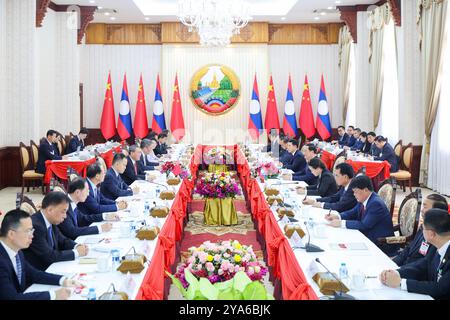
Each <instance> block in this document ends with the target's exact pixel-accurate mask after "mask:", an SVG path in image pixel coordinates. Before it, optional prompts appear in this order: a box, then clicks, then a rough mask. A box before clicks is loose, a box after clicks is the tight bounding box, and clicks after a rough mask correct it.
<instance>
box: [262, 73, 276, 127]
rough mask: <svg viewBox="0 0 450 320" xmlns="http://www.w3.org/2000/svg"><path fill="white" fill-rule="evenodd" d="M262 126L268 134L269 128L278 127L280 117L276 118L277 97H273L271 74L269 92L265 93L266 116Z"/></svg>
mask: <svg viewBox="0 0 450 320" xmlns="http://www.w3.org/2000/svg"><path fill="white" fill-rule="evenodd" d="M264 126H265V127H266V130H267V134H270V129H280V119H279V118H278V110H277V99H276V98H275V89H274V87H273V80H272V76H270V83H269V93H268V95H267V109H266V117H265V119H264Z"/></svg>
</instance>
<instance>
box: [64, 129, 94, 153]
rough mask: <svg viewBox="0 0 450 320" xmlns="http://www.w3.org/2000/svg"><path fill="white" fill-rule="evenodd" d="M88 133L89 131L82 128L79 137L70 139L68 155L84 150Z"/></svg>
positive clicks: (67, 148)
mask: <svg viewBox="0 0 450 320" xmlns="http://www.w3.org/2000/svg"><path fill="white" fill-rule="evenodd" d="M88 133H89V131H88V129H86V128H81V129H80V132H79V133H78V135H77V136H75V137H73V138H72V139H70V141H69V144H68V145H67V147H66V153H67V154H69V153H72V152H76V151H82V150H83V149H84V139H86V138H87V136H88ZM78 148H79V149H78Z"/></svg>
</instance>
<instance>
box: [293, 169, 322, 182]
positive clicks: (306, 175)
mask: <svg viewBox="0 0 450 320" xmlns="http://www.w3.org/2000/svg"><path fill="white" fill-rule="evenodd" d="M292 180H294V181H305V182H306V183H307V184H308V185H315V184H317V182H318V180H319V177H316V176H315V175H313V174H312V172H311V170H309V167H308V166H306V169H305V172H303V173H301V174H294V175H293V177H292Z"/></svg>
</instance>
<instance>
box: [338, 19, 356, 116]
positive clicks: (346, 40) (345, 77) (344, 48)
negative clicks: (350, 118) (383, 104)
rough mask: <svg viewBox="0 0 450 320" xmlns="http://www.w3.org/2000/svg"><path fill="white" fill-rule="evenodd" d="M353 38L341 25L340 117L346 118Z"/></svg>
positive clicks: (346, 28) (345, 27)
mask: <svg viewBox="0 0 450 320" xmlns="http://www.w3.org/2000/svg"><path fill="white" fill-rule="evenodd" d="M352 43H353V38H352V35H351V34H350V30H349V29H348V27H347V26H343V27H342V28H341V29H340V30H339V69H340V76H341V83H342V86H341V103H342V108H343V110H342V117H343V119H344V122H343V123H345V120H346V118H347V109H348V102H349V98H350V77H349V72H350V51H351V48H352Z"/></svg>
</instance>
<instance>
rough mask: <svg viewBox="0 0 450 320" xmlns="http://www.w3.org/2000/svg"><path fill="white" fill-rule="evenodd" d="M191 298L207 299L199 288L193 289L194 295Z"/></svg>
mask: <svg viewBox="0 0 450 320" xmlns="http://www.w3.org/2000/svg"><path fill="white" fill-rule="evenodd" d="M192 300H208V298H207V297H205V296H204V295H203V294H202V292H201V291H200V290H197V291H195V297H194V299H192Z"/></svg>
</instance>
